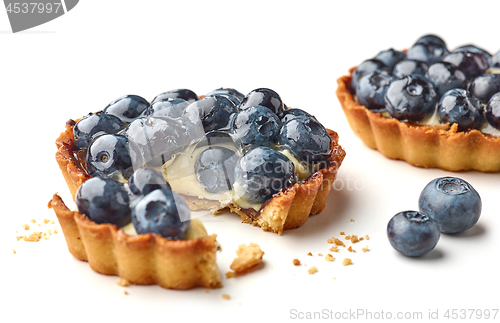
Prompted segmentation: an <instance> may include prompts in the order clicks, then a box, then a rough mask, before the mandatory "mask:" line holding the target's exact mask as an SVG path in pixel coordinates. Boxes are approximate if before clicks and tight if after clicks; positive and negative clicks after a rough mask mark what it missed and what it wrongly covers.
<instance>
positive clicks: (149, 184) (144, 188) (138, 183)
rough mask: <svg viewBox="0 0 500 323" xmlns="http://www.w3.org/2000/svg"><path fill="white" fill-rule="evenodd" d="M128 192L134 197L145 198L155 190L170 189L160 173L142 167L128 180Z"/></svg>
mask: <svg viewBox="0 0 500 323" xmlns="http://www.w3.org/2000/svg"><path fill="white" fill-rule="evenodd" d="M128 188H129V190H130V191H131V192H132V193H133V194H134V195H136V196H145V195H147V194H149V193H151V192H152V191H154V190H157V189H162V188H165V189H170V184H168V183H167V181H166V180H165V177H164V176H163V174H162V173H160V172H159V171H157V170H156V169H153V168H149V167H142V168H139V169H137V170H136V171H135V172H134V173H133V174H132V176H130V179H129V180H128Z"/></svg>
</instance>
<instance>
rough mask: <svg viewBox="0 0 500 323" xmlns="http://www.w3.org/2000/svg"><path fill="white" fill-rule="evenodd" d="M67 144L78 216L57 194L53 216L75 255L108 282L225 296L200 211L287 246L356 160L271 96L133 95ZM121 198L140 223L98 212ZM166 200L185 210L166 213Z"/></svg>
mask: <svg viewBox="0 0 500 323" xmlns="http://www.w3.org/2000/svg"><path fill="white" fill-rule="evenodd" d="M56 145H57V148H58V151H57V153H56V160H57V162H58V164H59V167H60V169H61V171H62V173H63V176H64V178H65V180H66V183H67V185H68V188H69V189H70V192H71V194H72V195H73V198H74V200H75V201H76V203H77V206H78V212H75V211H70V210H68V209H67V207H66V206H65V205H64V203H63V202H62V200H61V199H60V198H59V197H58V196H57V195H55V196H54V198H53V199H52V201H51V202H50V204H49V206H50V207H52V208H54V210H55V212H56V214H57V216H58V218H59V221H60V222H61V226H62V228H63V231H64V233H65V236H66V241H67V243H68V248H69V250H70V252H71V253H72V254H73V255H75V257H77V258H78V259H81V260H86V261H89V263H90V265H91V267H92V268H93V269H94V270H96V271H98V272H101V273H104V274H114V275H119V276H120V277H122V278H125V279H127V280H128V281H130V282H131V283H136V284H159V285H160V286H163V287H166V288H176V289H187V288H192V287H196V286H203V287H219V286H220V285H221V284H220V275H219V272H218V269H217V266H216V263H215V252H216V250H217V242H216V239H215V238H216V236H215V235H207V233H206V230H205V229H204V227H203V224H201V222H200V221H198V220H197V219H191V220H189V209H191V210H210V211H212V212H216V211H218V210H221V209H223V208H228V209H229V210H231V211H232V212H235V213H237V214H239V215H240V216H241V218H242V220H243V222H246V223H251V224H253V225H256V226H260V227H262V228H263V229H264V230H266V231H271V232H275V233H278V234H280V235H281V234H282V233H283V230H286V229H292V228H297V227H299V226H301V225H302V224H304V223H305V222H306V221H307V219H308V217H309V215H310V214H317V213H320V212H321V211H322V210H323V208H324V207H325V203H326V198H327V195H328V193H329V191H330V188H331V185H332V184H333V181H334V180H335V177H336V174H337V171H338V168H339V167H340V165H341V163H342V160H343V159H344V157H345V152H344V150H343V149H342V147H341V146H340V145H339V144H338V135H337V133H335V132H334V131H331V130H327V129H325V128H324V127H323V126H322V125H321V123H319V122H318V121H317V120H316V118H314V117H313V116H311V115H309V114H307V113H306V112H305V111H302V110H298V109H288V108H286V106H285V105H284V104H283V103H282V102H281V99H280V98H279V95H277V93H276V92H274V91H272V90H269V89H257V90H254V91H252V92H250V93H249V94H248V95H247V96H244V95H242V94H241V93H239V92H238V91H236V90H233V89H218V90H215V91H212V92H211V93H209V94H207V95H206V96H204V97H201V98H198V96H197V95H196V94H194V92H192V91H190V90H173V91H169V92H165V93H162V94H160V95H159V96H157V97H156V98H155V99H154V100H153V101H152V102H151V103H149V102H147V101H146V100H144V99H143V98H141V97H138V96H125V97H122V98H120V99H118V100H116V101H113V102H112V103H111V104H110V105H108V107H106V108H105V109H104V110H103V111H100V112H97V113H91V114H89V115H88V116H86V117H84V118H82V119H79V120H77V121H72V120H70V121H69V122H68V123H67V124H66V130H65V131H64V132H63V133H61V135H60V136H59V138H58V139H57V141H56ZM114 183H116V184H114ZM92 187H93V188H92ZM100 187H106V189H100ZM122 190H123V191H122ZM109 191H112V192H115V193H116V192H119V194H118V193H117V194H118V195H117V196H119V197H118V198H115V199H114V200H115V201H116V200H126V201H128V202H127V203H123V204H124V205H129V206H130V210H129V211H124V213H127V212H128V213H127V214H128V215H126V216H123V217H116V216H115V215H116V214H119V213H120V212H121V211H113V212H108V211H105V212H104V213H103V214H104V215H103V214H101V213H102V212H101V213H99V212H97V213H92V212H94V211H92V210H95V209H96V208H98V207H95V206H96V205H98V204H99V203H101V202H96V201H98V200H99V199H102V198H103V196H104V195H106V194H105V192H109ZM89 192H90V193H89ZM96 192H98V193H96ZM124 192H126V193H124ZM96 195H98V196H97V197H98V199H94V200H93V198H94V197H95V196H96ZM152 195H155V196H154V197H152ZM89 196H90V197H89ZM158 201H160V202H161V203H160V204H162V205H170V206H172V205H173V208H171V209H170V210H167V211H158V203H159V202H158ZM115 206H116V205H115ZM122 206H123V205H122ZM122 206H117V207H116V208H114V209H113V210H121V209H125V210H126V207H123V208H122ZM184 206H185V207H184ZM188 207H189V208H188ZM89 210H90V211H89ZM162 210H163V209H162ZM172 210H173V211H172ZM161 212H164V213H165V214H163V213H161ZM169 212H170V213H171V214H170V213H169ZM110 213H113V214H115V215H113V216H111V215H109V214H110ZM160 213H161V214H160ZM172 214H173V215H172ZM183 215H184V219H183ZM158 216H159V218H160V220H158ZM179 219H180V220H179ZM162 221H164V226H163V227H162V226H161V225H159V224H158V223H160V222H162ZM186 222H189V223H190V224H186ZM102 246H104V247H102ZM129 254H132V256H131V257H135V259H136V260H131V258H129V256H128V255H129ZM142 262H143V263H144V264H143V265H141V264H140V263H142ZM129 267H130V268H129ZM139 267H140V268H139ZM148 268H149V269H148ZM151 268H152V269H151ZM186 273H188V274H186ZM181 276H182V277H181Z"/></svg>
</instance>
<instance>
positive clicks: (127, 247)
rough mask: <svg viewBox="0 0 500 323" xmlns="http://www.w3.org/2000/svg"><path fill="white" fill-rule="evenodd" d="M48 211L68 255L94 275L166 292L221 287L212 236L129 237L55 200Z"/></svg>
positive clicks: (214, 240)
mask: <svg viewBox="0 0 500 323" xmlns="http://www.w3.org/2000/svg"><path fill="white" fill-rule="evenodd" d="M49 208H52V209H53V210H54V212H55V214H56V215H57V218H58V220H59V223H60V224H61V228H62V230H63V233H64V237H65V239H66V244H67V245H68V249H69V252H70V253H71V254H72V255H73V256H75V257H76V258H77V259H80V260H82V261H87V262H88V263H89V265H90V267H91V268H92V269H93V270H94V271H96V272H98V273H101V274H104V275H117V276H120V278H122V279H125V280H127V281H128V282H129V283H132V284H137V285H154V284H157V285H159V286H161V287H164V288H169V289H190V288H193V287H205V288H219V287H222V283H221V278H220V273H219V269H218V267H217V263H216V251H217V249H218V244H217V241H216V237H217V236H216V235H210V236H207V237H202V238H196V239H191V240H169V239H166V238H163V237H162V236H160V235H157V234H152V233H148V234H141V235H138V236H129V235H127V234H125V233H124V232H123V231H122V230H119V229H118V227H117V226H115V225H113V224H97V223H95V222H93V221H91V220H90V219H89V218H87V217H86V216H84V215H82V214H80V213H78V212H75V211H71V210H69V209H68V208H67V206H66V205H65V204H64V202H63V201H62V199H61V198H60V197H59V196H58V195H57V194H55V195H54V196H53V198H52V200H51V201H50V202H49Z"/></svg>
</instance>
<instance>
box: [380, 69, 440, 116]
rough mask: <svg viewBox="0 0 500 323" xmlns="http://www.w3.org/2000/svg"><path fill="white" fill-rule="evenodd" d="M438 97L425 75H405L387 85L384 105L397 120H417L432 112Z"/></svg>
mask: <svg viewBox="0 0 500 323" xmlns="http://www.w3.org/2000/svg"><path fill="white" fill-rule="evenodd" d="M438 98H439V97H438V95H437V93H436V90H435V88H434V85H433V84H432V83H431V82H429V81H428V80H427V79H426V78H425V77H423V76H420V75H414V76H407V77H405V78H403V79H400V80H394V81H392V83H391V84H390V85H389V88H388V89H387V92H386V95H385V107H386V108H387V111H388V112H389V114H390V115H391V116H392V117H394V118H396V119H398V120H402V121H408V122H419V121H422V120H424V119H425V118H427V117H430V116H431V115H432V114H433V113H434V110H435V108H436V103H437V101H438Z"/></svg>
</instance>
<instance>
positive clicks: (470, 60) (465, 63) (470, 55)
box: [443, 48, 489, 80]
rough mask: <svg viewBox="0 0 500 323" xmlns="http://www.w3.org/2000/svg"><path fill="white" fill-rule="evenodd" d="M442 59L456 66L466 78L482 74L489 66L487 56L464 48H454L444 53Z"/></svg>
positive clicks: (470, 78) (469, 78)
mask: <svg viewBox="0 0 500 323" xmlns="http://www.w3.org/2000/svg"><path fill="white" fill-rule="evenodd" d="M443 61H444V62H448V63H451V64H453V65H455V66H456V67H458V68H459V69H460V70H461V71H462V72H463V73H464V74H465V76H466V77H467V79H468V80H472V79H473V78H475V77H478V76H479V75H483V74H484V73H485V72H486V70H487V69H488V68H489V62H488V58H487V57H486V56H485V55H484V54H483V53H481V52H478V51H471V50H467V49H466V48H464V49H456V50H454V51H453V52H451V53H449V54H448V55H446V56H445V57H444V58H443Z"/></svg>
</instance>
